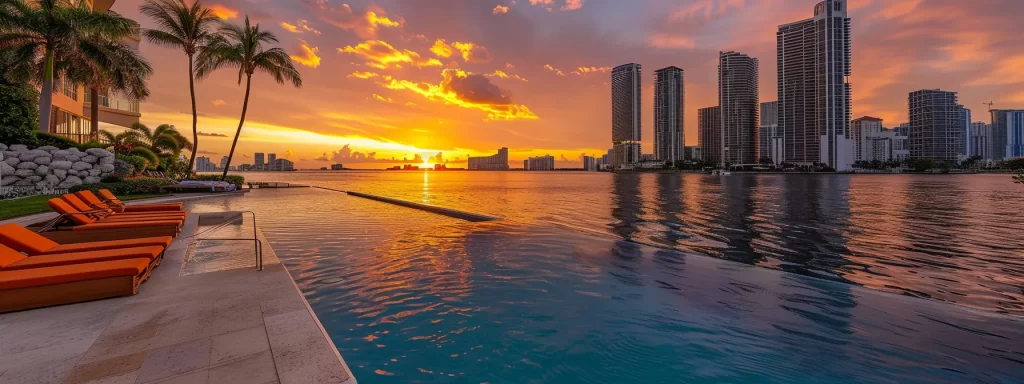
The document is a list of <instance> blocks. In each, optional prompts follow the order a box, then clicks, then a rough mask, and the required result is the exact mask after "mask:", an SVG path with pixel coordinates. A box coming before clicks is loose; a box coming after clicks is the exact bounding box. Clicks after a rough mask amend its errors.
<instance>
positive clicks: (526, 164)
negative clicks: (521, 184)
mask: <svg viewBox="0 0 1024 384" xmlns="http://www.w3.org/2000/svg"><path fill="white" fill-rule="evenodd" d="M523 169H525V170H529V169H530V160H523Z"/></svg>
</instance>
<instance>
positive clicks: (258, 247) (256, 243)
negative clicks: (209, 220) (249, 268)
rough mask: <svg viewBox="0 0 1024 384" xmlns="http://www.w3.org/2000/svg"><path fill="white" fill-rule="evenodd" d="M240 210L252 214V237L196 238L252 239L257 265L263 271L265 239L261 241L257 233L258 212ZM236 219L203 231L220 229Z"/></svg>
mask: <svg viewBox="0 0 1024 384" xmlns="http://www.w3.org/2000/svg"><path fill="white" fill-rule="evenodd" d="M239 212H240V213H243V214H244V213H250V214H252V238H251V239H248V238H198V237H197V238H196V239H195V240H196V241H200V240H213V241H252V242H253V251H254V252H256V267H257V268H259V270H260V271H262V270H263V241H261V240H260V239H259V236H257V235H256V212H253V211H239ZM239 218H242V216H239ZM235 220H237V219H232V220H230V221H228V222H225V223H223V224H221V225H218V226H215V227H213V228H210V229H208V230H206V231H203V233H206V232H210V231H214V230H217V229H220V228H221V227H223V226H224V225H227V224H229V223H233V222H234V221H235ZM199 235H202V233H199V234H196V235H194V236H199Z"/></svg>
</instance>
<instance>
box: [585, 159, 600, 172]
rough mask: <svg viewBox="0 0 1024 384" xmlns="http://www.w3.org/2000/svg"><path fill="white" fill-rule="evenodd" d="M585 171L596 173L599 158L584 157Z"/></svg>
mask: <svg viewBox="0 0 1024 384" xmlns="http://www.w3.org/2000/svg"><path fill="white" fill-rule="evenodd" d="M583 170H586V171H591V172H593V171H596V170H597V158H596V157H594V156H583Z"/></svg>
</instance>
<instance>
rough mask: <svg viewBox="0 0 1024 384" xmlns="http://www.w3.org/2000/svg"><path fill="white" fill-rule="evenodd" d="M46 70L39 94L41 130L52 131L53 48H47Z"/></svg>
mask: <svg viewBox="0 0 1024 384" xmlns="http://www.w3.org/2000/svg"><path fill="white" fill-rule="evenodd" d="M45 65H46V68H45V69H44V70H43V89H42V90H41V91H40V94H39V130H40V131H42V132H49V131H50V115H51V114H52V113H53V111H52V110H53V48H50V47H49V46H48V47H46V64H45Z"/></svg>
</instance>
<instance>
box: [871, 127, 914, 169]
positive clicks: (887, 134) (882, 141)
mask: <svg viewBox="0 0 1024 384" xmlns="http://www.w3.org/2000/svg"><path fill="white" fill-rule="evenodd" d="M861 150H862V151H863V155H862V156H861V159H860V160H859V161H866V162H873V161H880V162H883V163H884V162H888V161H896V162H900V163H902V162H905V161H907V159H909V158H910V148H909V147H908V146H907V137H906V136H900V135H899V134H898V133H897V132H896V131H878V132H875V133H872V134H870V135H868V136H866V137H865V138H864V141H863V144H862V147H861Z"/></svg>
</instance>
